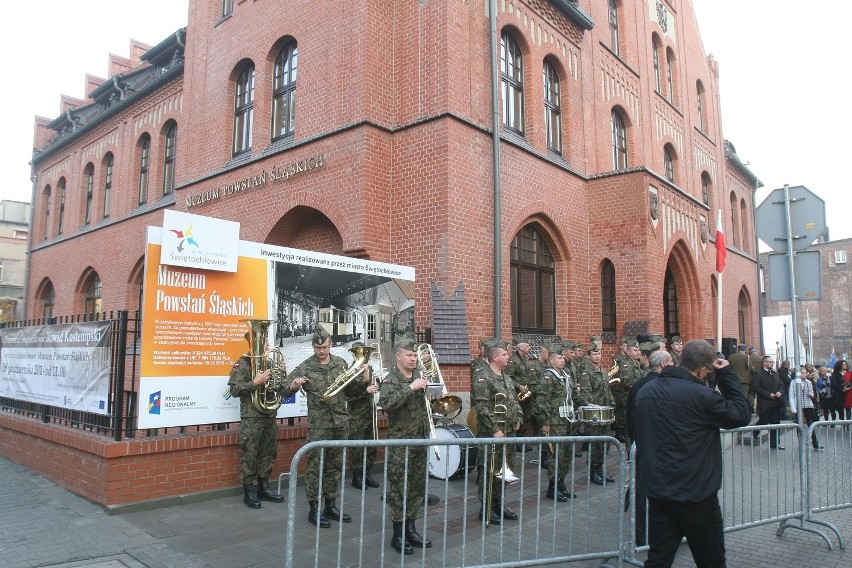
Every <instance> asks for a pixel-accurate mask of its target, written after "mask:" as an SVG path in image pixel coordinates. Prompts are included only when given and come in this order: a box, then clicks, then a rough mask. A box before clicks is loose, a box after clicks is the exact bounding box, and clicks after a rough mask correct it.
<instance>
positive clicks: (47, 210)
mask: <svg viewBox="0 0 852 568" xmlns="http://www.w3.org/2000/svg"><path fill="white" fill-rule="evenodd" d="M42 196H43V197H42V200H43V202H44V238H45V239H47V238H48V236H50V231H49V230H48V229H50V186H49V185H46V186H44V193H42Z"/></svg>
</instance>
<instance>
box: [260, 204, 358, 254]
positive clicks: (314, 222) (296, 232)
mask: <svg viewBox="0 0 852 568" xmlns="http://www.w3.org/2000/svg"><path fill="white" fill-rule="evenodd" d="M264 242H265V243H266V244H270V245H278V246H282V247H290V248H298V249H304V250H311V251H314V252H324V253H327V254H340V255H342V254H343V237H342V236H341V235H340V231H339V230H338V229H337V227H335V226H334V223H332V222H331V219H329V218H328V217H326V216H325V215H324V214H323V213H322V212H321V211H319V210H317V209H314V208H313V207H306V206H304V205H298V206H296V207H293V208H292V209H290V210H289V211H288V212H287V213H285V214H284V216H283V217H281V219H279V220H278V222H277V223H276V224H275V226H274V227H272V230H271V231H269V235H267V237H266V239H265V241H264Z"/></svg>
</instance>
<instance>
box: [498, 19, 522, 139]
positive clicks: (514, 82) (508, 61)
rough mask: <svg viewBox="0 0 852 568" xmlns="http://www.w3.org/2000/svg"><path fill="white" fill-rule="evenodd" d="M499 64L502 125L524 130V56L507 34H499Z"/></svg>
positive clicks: (520, 130) (519, 130)
mask: <svg viewBox="0 0 852 568" xmlns="http://www.w3.org/2000/svg"><path fill="white" fill-rule="evenodd" d="M500 64H501V75H502V79H503V81H502V85H503V125H504V126H506V127H508V128H511V129H512V130H517V131H518V132H520V133H522V134H523V132H524V58H523V55H521V48H520V47H518V43H517V42H516V41H515V39H514V38H513V37H512V36H511V34H509V32H503V33H502V35H501V36H500Z"/></svg>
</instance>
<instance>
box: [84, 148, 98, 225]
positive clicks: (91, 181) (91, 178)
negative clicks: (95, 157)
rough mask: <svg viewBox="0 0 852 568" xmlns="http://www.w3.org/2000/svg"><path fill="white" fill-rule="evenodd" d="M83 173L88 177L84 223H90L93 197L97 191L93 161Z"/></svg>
mask: <svg viewBox="0 0 852 568" xmlns="http://www.w3.org/2000/svg"><path fill="white" fill-rule="evenodd" d="M83 175H84V176H85V178H86V214H85V216H84V217H83V225H88V224H90V223H91V222H92V199H93V198H94V193H95V165H94V164H93V163H92V162H89V163H88V164H86V169H85V170H83Z"/></svg>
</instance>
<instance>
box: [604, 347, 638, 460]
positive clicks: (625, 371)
mask: <svg viewBox="0 0 852 568" xmlns="http://www.w3.org/2000/svg"><path fill="white" fill-rule="evenodd" d="M627 354H628V358H627V360H618V362H617V365H618V374H617V375H615V376H616V377H618V381H613V383H611V384H610V385H609V389H610V392H612V397H613V398H614V399H615V410H614V414H615V422H614V423H613V429H614V430H615V439H616V440H618V441H619V442H621V443H622V444H627V445H628V446H629V445H630V439H629V437H628V436H627V395H628V394H629V393H630V388H631V387H632V386H633V385H634V384H635V383H636V381H638V380H639V379H641V378H642V375H643V373H642V369H641V368H640V366H639V358H640V357H641V353H640V352H639V342H638V341H636V340H635V339H631V340H628V341H627Z"/></svg>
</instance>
